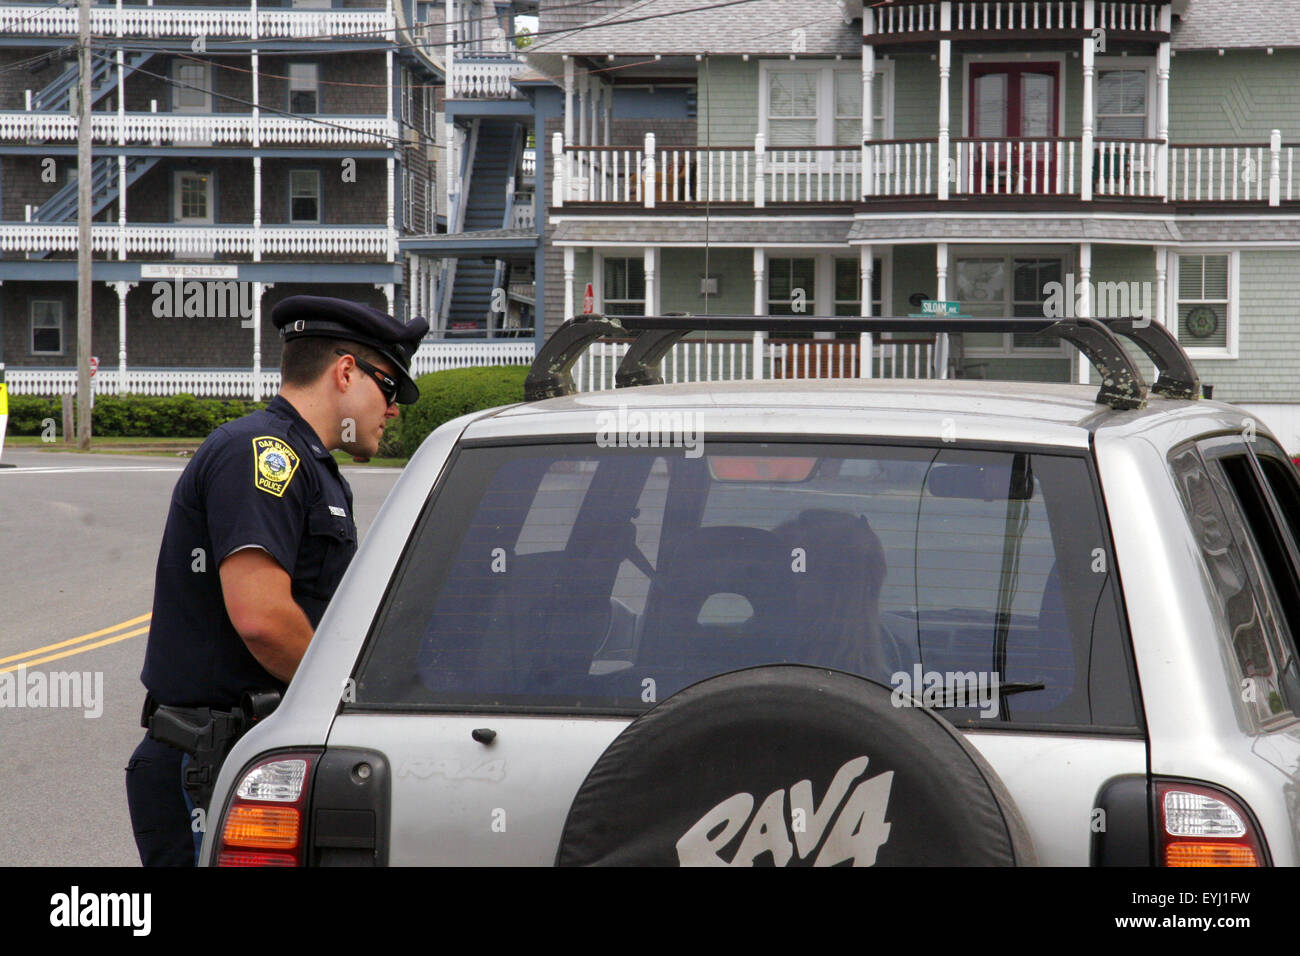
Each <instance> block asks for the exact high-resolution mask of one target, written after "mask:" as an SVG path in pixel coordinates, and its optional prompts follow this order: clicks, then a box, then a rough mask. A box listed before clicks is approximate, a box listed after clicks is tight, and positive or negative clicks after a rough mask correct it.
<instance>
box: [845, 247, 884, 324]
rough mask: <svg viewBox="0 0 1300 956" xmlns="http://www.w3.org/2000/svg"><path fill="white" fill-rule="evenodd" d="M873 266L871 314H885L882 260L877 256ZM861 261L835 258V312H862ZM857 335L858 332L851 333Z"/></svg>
mask: <svg viewBox="0 0 1300 956" xmlns="http://www.w3.org/2000/svg"><path fill="white" fill-rule="evenodd" d="M872 263H873V265H872V267H871V314H872V315H883V314H884V301H883V299H882V295H881V293H882V291H883V290H884V286H885V283H884V280H883V278H882V277H881V274H880V273H881V261H880V258H879V257H878V256H877V257H876V258H875V259H873V260H872ZM860 270H861V263H860V262H859V260H857V259H836V260H835V303H834V305H835V314H836V315H861V314H862V276H861V273H860ZM851 334H853V335H856V334H857V333H856V332H855V333H851Z"/></svg>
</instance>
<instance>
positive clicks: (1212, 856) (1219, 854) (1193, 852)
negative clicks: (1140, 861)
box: [1165, 843, 1259, 866]
mask: <svg viewBox="0 0 1300 956" xmlns="http://www.w3.org/2000/svg"><path fill="white" fill-rule="evenodd" d="M1165 866H1259V860H1258V859H1256V857H1255V851H1254V850H1252V849H1251V848H1250V847H1248V846H1243V845H1242V844H1240V843H1172V844H1170V845H1169V846H1167V847H1166V848H1165Z"/></svg>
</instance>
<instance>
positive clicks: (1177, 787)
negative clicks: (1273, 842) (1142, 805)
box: [1155, 780, 1268, 867]
mask: <svg viewBox="0 0 1300 956" xmlns="http://www.w3.org/2000/svg"><path fill="white" fill-rule="evenodd" d="M1155 799H1156V819H1157V821H1158V827H1157V836H1158V838H1159V847H1158V849H1159V857H1158V862H1159V865H1161V866H1178V867H1182V866H1268V856H1267V853H1266V852H1265V850H1264V841H1263V839H1262V836H1261V834H1260V832H1259V826H1258V824H1256V822H1255V818H1254V817H1253V816H1252V815H1251V814H1250V812H1249V811H1248V810H1247V809H1246V807H1245V805H1244V804H1242V803H1241V802H1240V801H1239V800H1237V799H1236V798H1235V797H1233V796H1232V795H1231V794H1228V793H1227V792H1225V791H1223V790H1220V789H1218V788H1216V787H1210V786H1207V785H1205V784H1194V783H1188V782H1187V781H1183V780H1157V781H1155Z"/></svg>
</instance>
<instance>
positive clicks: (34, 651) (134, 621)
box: [0, 614, 153, 673]
mask: <svg viewBox="0 0 1300 956" xmlns="http://www.w3.org/2000/svg"><path fill="white" fill-rule="evenodd" d="M151 617H153V614H141V615H140V616H139V617H133V618H131V620H129V621H123V622H122V623H120V624H114V625H113V626H112V627H104V628H100V629H99V630H98V631H91V632H90V633H89V634H82V635H81V636H80V637H72V638H69V639H68V640H66V641H59V642H58V643H57V644H46V645H45V646H44V647H33V648H32V649H31V650H30V651H23V652H22V653H21V654H10V655H9V656H8V657H0V664H7V663H9V662H10V661H16V660H18V659H19V658H20V657H31V656H32V655H33V654H41V653H43V652H45V651H56V650H58V649H59V648H60V647H67V646H68V645H69V644H80V643H81V642H82V641H89V640H91V639H92V638H96V637H100V636H102V635H104V634H111V633H112V632H113V631H120V630H121V629H122V628H124V627H130V626H131V625H132V624H139V623H140V622H141V621H147V620H149V618H151ZM144 630H146V631H147V630H149V628H147V627H146V628H144ZM139 633H140V631H133V632H132V634H133V635H134V634H139ZM105 643H111V642H105V641H101V642H100V643H99V644H95V645H94V646H95V647H102V646H103V645H104V644H105ZM87 650H89V648H87ZM58 656H59V657H65V656H67V655H64V654H60V655H58ZM45 659H46V660H53V658H48V657H47V658H45ZM6 670H13V668H12V667H10V668H6ZM0 673H4V671H0Z"/></svg>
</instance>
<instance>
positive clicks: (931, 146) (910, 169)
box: [866, 139, 939, 196]
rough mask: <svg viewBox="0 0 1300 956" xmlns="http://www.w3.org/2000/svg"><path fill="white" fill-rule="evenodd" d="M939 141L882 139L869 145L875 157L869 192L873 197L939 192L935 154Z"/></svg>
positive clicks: (868, 184)
mask: <svg viewBox="0 0 1300 956" xmlns="http://www.w3.org/2000/svg"><path fill="white" fill-rule="evenodd" d="M937 149H938V141H937V140H932V139H927V140H882V141H880V142H872V143H870V144H869V145H868V146H867V151H868V154H869V156H870V160H871V171H870V179H869V182H868V183H867V190H866V192H867V194H868V195H871V196H922V195H927V194H935V193H937V192H938V189H939V186H938V182H937V181H936V179H935V175H936V174H935V156H936V150H937Z"/></svg>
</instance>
